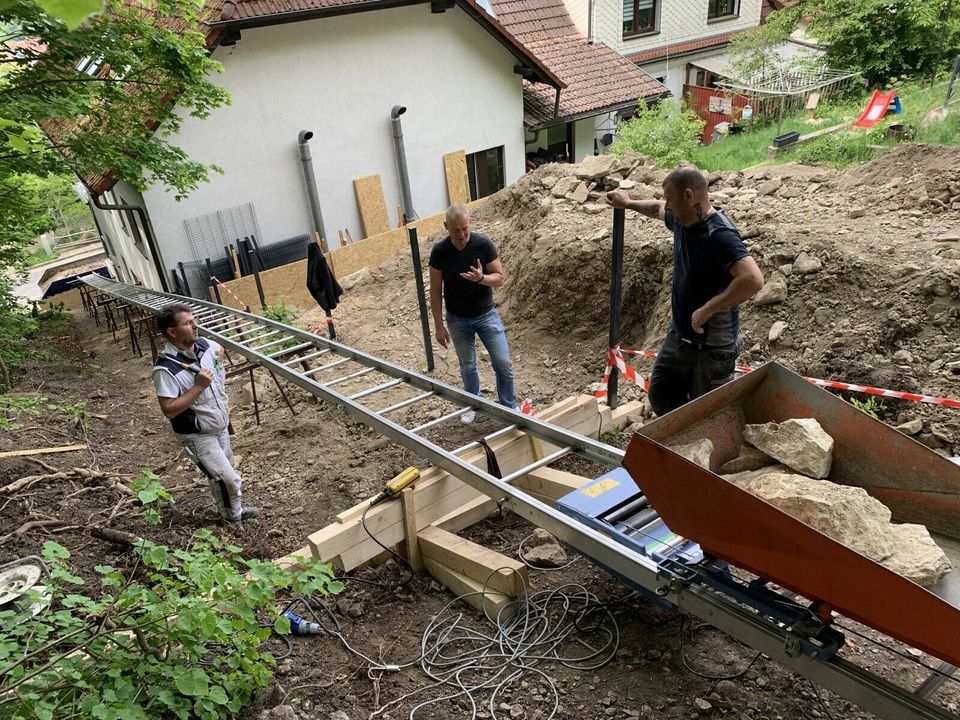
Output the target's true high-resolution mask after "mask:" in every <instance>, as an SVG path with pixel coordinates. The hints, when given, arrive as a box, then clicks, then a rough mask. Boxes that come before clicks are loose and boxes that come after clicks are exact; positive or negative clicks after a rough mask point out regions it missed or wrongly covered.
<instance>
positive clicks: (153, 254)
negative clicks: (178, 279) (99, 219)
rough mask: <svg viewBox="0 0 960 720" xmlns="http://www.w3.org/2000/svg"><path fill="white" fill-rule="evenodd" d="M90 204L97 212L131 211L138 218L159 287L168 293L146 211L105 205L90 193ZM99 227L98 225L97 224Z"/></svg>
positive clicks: (157, 248) (158, 252) (98, 196)
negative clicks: (158, 279)
mask: <svg viewBox="0 0 960 720" xmlns="http://www.w3.org/2000/svg"><path fill="white" fill-rule="evenodd" d="M90 202H92V203H93V206H94V207H95V208H97V209H99V210H117V211H124V210H132V211H133V212H135V213H137V214H138V215H139V216H140V225H142V226H143V233H144V235H146V238H144V239H145V240H146V241H147V247H148V248H149V249H150V259H151V260H153V269H154V270H156V271H157V277H159V278H160V287H161V288H163V291H164V292H170V286H169V285H168V284H167V273H166V270H164V268H163V258H162V257H161V255H160V248H159V247H158V246H157V239H156V237H155V236H154V233H153V225H151V224H150V218H149V217H147V213H146V211H145V210H144V209H143V208H142V207H139V206H137V205H119V204H113V205H112V204H109V203H105V202H103V201H102V200H101V199H100V194H99V193H95V192H91V193H90ZM98 227H99V224H98Z"/></svg>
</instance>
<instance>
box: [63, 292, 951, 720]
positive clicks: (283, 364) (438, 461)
mask: <svg viewBox="0 0 960 720" xmlns="http://www.w3.org/2000/svg"><path fill="white" fill-rule="evenodd" d="M82 280H83V281H84V282H85V283H86V284H88V285H90V286H91V287H94V288H96V289H97V290H99V291H100V292H102V293H106V294H109V295H113V296H116V297H118V298H120V299H122V300H123V301H124V302H126V303H128V304H130V305H134V306H137V307H141V308H144V309H146V310H149V311H151V312H155V313H158V312H160V311H161V310H162V309H163V308H164V307H165V306H167V305H169V304H171V303H174V302H178V303H184V304H186V305H188V306H189V307H191V308H192V309H193V313H194V317H195V318H196V320H197V323H198V324H199V326H200V332H201V333H202V334H203V335H204V336H207V337H211V338H213V339H214V340H216V341H217V342H218V343H220V344H221V345H223V346H224V347H226V348H227V349H228V350H230V351H232V352H237V353H239V354H240V355H242V356H243V357H245V358H246V359H247V360H249V361H250V362H252V363H255V364H256V365H258V366H260V367H263V368H265V369H267V370H270V371H271V372H273V373H274V374H276V375H280V376H282V377H284V378H286V379H287V380H288V381H290V382H292V383H293V384H295V385H297V386H298V387H301V388H303V389H304V390H306V391H307V392H309V393H311V394H313V395H315V396H317V397H319V398H322V399H323V400H326V401H327V402H330V403H332V404H334V405H337V406H339V407H341V408H342V409H343V410H344V411H345V412H346V413H347V414H348V415H350V416H351V417H352V418H353V419H355V420H358V421H361V422H364V423H366V424H367V425H368V426H370V427H371V428H373V429H375V430H377V431H378V432H380V433H381V434H383V435H385V436H386V437H388V438H389V439H391V440H393V441H394V442H396V443H398V444H399V445H402V446H403V447H405V448H406V449H408V450H410V451H411V452H413V453H415V454H416V455H418V456H420V457H422V458H423V459H424V460H426V461H428V462H430V463H431V464H433V465H435V466H436V467H439V468H441V469H443V470H445V471H446V472H448V473H450V474H451V475H454V476H456V477H457V478H459V479H460V480H462V481H463V482H465V483H466V484H468V485H470V486H471V487H473V488H475V489H476V490H478V491H480V492H482V493H484V494H485V495H488V496H489V497H492V498H496V499H503V500H505V504H506V506H507V507H508V508H510V509H511V510H512V511H513V512H515V513H517V514H518V515H520V516H522V517H524V518H525V519H527V520H528V521H529V522H531V523H532V524H533V525H535V526H537V527H541V528H543V529H545V530H547V531H549V532H550V533H552V534H553V535H555V536H556V537H558V538H559V539H561V540H562V541H564V542H565V543H567V544H569V545H571V546H572V547H574V548H576V549H577V551H579V552H580V553H581V554H583V555H585V556H587V557H589V558H591V559H592V560H594V561H595V562H597V563H598V564H600V565H602V566H603V567H605V568H607V569H608V570H609V571H611V572H612V573H614V574H616V575H618V576H620V577H621V578H623V579H624V580H626V581H628V582H629V583H631V584H632V585H634V586H637V587H640V588H644V589H646V590H648V591H651V592H653V593H656V594H657V595H659V596H660V597H662V598H664V599H665V600H667V601H669V602H670V603H672V604H674V605H676V606H677V607H678V608H680V609H682V610H684V611H686V612H689V613H691V614H693V615H696V616H698V617H700V618H701V619H703V620H705V621H707V622H708V623H710V624H711V625H713V626H715V627H717V628H719V629H720V630H723V631H724V632H726V633H728V634H729V635H731V636H733V637H735V638H737V639H738V640H740V641H741V642H744V643H746V644H747V645H750V646H751V647H753V648H754V649H755V650H757V651H759V652H763V653H764V654H766V655H767V656H769V657H771V658H772V659H775V660H776V661H778V662H779V663H781V664H782V665H784V666H786V667H788V668H790V669H791V670H793V671H795V672H797V673H799V674H801V675H803V676H805V677H807V678H809V679H810V680H812V681H814V682H816V683H818V684H819V685H821V686H823V687H825V688H827V689H829V690H831V691H832V692H835V693H837V694H838V695H841V696H843V697H845V698H847V699H848V700H850V701H852V702H854V703H856V704H857V705H859V706H861V707H863V708H864V709H866V710H868V711H870V712H873V713H876V714H877V715H880V716H881V717H885V718H891V720H892V719H893V718H896V719H897V720H900V719H901V718H917V719H924V720H934V719H938V720H958V718H957V716H956V715H954V714H951V713H949V712H947V711H946V710H944V709H942V708H940V707H937V706H936V705H934V704H932V703H930V702H929V701H927V700H926V699H924V697H923V695H922V694H920V693H912V692H910V691H908V690H905V689H904V688H901V687H899V686H897V685H895V684H893V683H891V682H889V681H887V680H885V679H884V678H881V677H880V676H878V675H876V674H874V673H871V672H870V671H868V670H866V669H864V668H861V667H860V666H858V665H856V664H854V663H851V662H850V661H848V660H844V659H842V658H840V657H837V656H833V657H831V658H829V659H822V658H818V657H816V656H815V653H806V652H799V653H798V652H797V651H796V646H797V643H796V642H791V640H793V641H795V640H796V639H797V638H795V637H794V638H792V637H791V635H790V631H789V629H785V628H784V627H783V625H782V624H781V623H779V622H777V621H775V620H773V619H772V618H770V617H765V616H763V615H761V614H759V613H758V612H757V611H756V609H754V608H752V607H749V606H747V605H744V604H743V603H742V602H736V601H735V600H733V599H732V598H730V597H729V596H728V595H726V594H723V593H721V592H718V591H716V590H715V589H713V588H711V587H708V586H705V585H702V584H699V583H696V582H684V581H683V579H682V578H681V577H679V576H678V575H676V574H674V573H671V572H669V571H668V570H666V569H665V568H664V567H663V566H662V565H660V564H659V563H658V562H656V561H655V560H653V559H651V558H650V557H646V556H644V555H641V554H640V553H638V552H636V551H634V550H632V549H630V548H628V547H626V546H624V545H622V544H620V543H618V542H616V541H614V540H611V539H610V538H609V537H608V536H607V535H605V534H604V533H601V532H598V531H597V530H594V529H592V528H590V527H587V526H586V525H584V524H583V523H581V522H579V521H577V520H575V519H573V518H570V517H568V516H567V515H564V514H562V513H560V512H559V511H557V510H556V509H554V508H553V507H550V506H549V505H546V504H544V503H543V502H541V501H540V500H537V499H536V498H534V497H531V496H530V495H527V494H526V493H524V492H523V491H521V490H519V489H517V488H515V487H513V486H512V485H511V484H510V483H511V482H512V481H513V480H515V479H516V478H519V477H522V476H524V475H526V474H527V473H529V472H532V471H533V470H535V469H537V468H540V467H543V466H545V465H549V464H550V463H552V462H555V461H556V460H558V459H559V458H561V457H563V456H565V455H568V454H576V455H580V456H582V457H584V458H588V459H589V460H592V461H595V462H597V463H600V464H602V465H604V466H606V467H618V466H619V465H620V464H621V462H622V460H623V456H624V452H623V451H622V450H619V449H617V448H615V447H611V446H609V445H606V444H604V443H602V442H598V441H596V440H593V439H591V438H588V437H585V436H582V435H579V434H577V433H573V432H570V431H568V430H565V429H563V428H559V427H555V426H553V425H549V424H547V423H544V422H541V421H539V420H537V419H536V418H534V417H531V416H529V415H524V414H522V413H519V412H516V411H513V410H509V409H507V408H504V407H503V406H501V405H498V404H496V403H493V402H490V401H487V400H484V399H483V398H479V397H477V396H475V395H470V394H468V393H466V392H464V391H462V390H460V389H458V388H455V387H452V386H450V385H447V384H445V383H442V382H439V381H437V380H435V379H433V378H431V377H429V376H426V375H423V374H420V373H417V372H414V371H412V370H407V369H404V368H401V367H399V366H397V365H393V364H391V363H388V362H386V361H385V360H382V359H380V358H377V357H374V356H372V355H368V354H366V353H363V352H361V351H359V350H357V349H355V348H352V347H349V346H346V345H342V344H340V343H337V342H335V341H333V340H329V339H327V338H324V337H322V336H320V335H317V334H314V333H311V332H308V331H306V330H301V329H299V328H293V327H289V326H287V325H284V324H282V323H279V322H275V321H273V320H269V319H267V318H263V317H260V316H257V315H253V314H251V313H247V312H243V311H241V310H234V309H232V308H228V307H224V306H222V305H217V304H215V303H211V302H205V301H202V300H197V299H194V298H187V297H182V296H179V295H173V294H169V293H162V292H157V291H153V290H145V289H143V288H138V287H134V286H131V285H126V284H124V283H119V282H116V281H113V280H108V279H106V278H103V277H102V276H100V275H87V276H85V277H83V278H82ZM225 331H229V332H230V334H229V335H228V334H225ZM245 338H246V339H245ZM296 353H305V354H302V355H297V356H296V357H294V356H293V355H294V354H296ZM317 361H320V364H319V365H316V366H314V367H309V363H314V362H317ZM349 363H353V364H354V365H355V366H359V369H357V370H353V369H352V368H351V367H350V366H349ZM305 366H306V367H308V368H309V369H303V368H304V367H305ZM344 366H347V367H344ZM337 368H340V371H339V372H344V371H346V372H345V374H342V375H339V376H337V377H332V378H331V379H327V380H323V381H321V380H320V377H321V376H324V377H326V376H327V375H334V374H335V373H329V371H331V370H335V369H337ZM368 375H370V376H373V378H376V379H373V378H370V379H371V380H373V382H372V383H371V385H370V386H369V387H367V388H366V389H364V390H361V391H359V392H354V393H351V394H349V395H348V394H344V393H341V392H339V391H338V390H337V389H336V386H337V385H340V384H342V383H344V382H347V381H349V380H352V379H355V378H361V377H365V376H368ZM400 386H405V388H406V389H409V390H411V391H412V392H413V395H412V396H411V397H410V398H408V399H406V400H403V401H401V402H397V403H394V404H392V405H389V406H387V407H385V408H382V409H379V410H375V409H373V408H372V407H370V406H368V405H365V404H363V403H362V402H360V401H361V400H366V401H370V400H373V399H374V398H376V396H377V394H378V393H380V392H382V391H384V390H387V389H389V388H399V387H400ZM431 397H438V398H442V399H443V400H446V401H448V402H450V403H452V404H454V405H457V406H459V409H457V410H455V411H453V412H450V413H447V414H445V415H443V416H441V417H439V418H437V419H435V420H431V421H429V422H427V423H424V424H422V425H419V426H417V427H414V428H407V427H404V426H403V425H400V424H398V423H397V422H394V421H393V420H391V419H390V418H389V417H387V416H388V415H389V414H391V413H393V412H395V411H397V410H399V409H401V408H404V407H409V406H412V405H414V404H416V403H418V402H422V401H425V400H427V399H428V398H431ZM471 408H473V409H475V410H476V411H477V412H480V413H482V414H484V415H486V416H488V417H491V418H493V419H496V420H499V421H502V422H504V423H506V424H507V427H504V428H503V429H501V430H498V431H497V432H495V433H493V434H491V435H488V436H487V437H486V438H485V439H486V440H488V441H489V440H490V439H492V438H495V437H497V436H499V435H503V434H506V433H508V432H510V431H512V430H514V429H521V430H523V431H524V432H526V433H528V434H530V435H532V436H534V437H537V438H540V439H541V440H544V441H547V442H549V443H550V444H552V445H555V446H558V447H559V448H560V449H559V450H556V451H554V452H552V453H550V454H548V455H547V456H546V457H544V458H542V459H540V460H537V461H536V462H534V463H532V464H530V465H528V466H526V467H524V468H521V469H519V470H517V471H515V472H513V473H510V474H509V475H507V476H505V477H503V478H502V479H498V478H496V477H494V476H493V475H491V474H489V473H487V472H484V471H483V470H480V469H478V468H476V467H474V466H473V465H470V464H469V463H467V462H465V461H464V460H462V459H461V458H460V457H458V453H462V452H463V451H464V450H467V449H471V448H474V447H477V446H478V445H479V444H480V443H479V442H473V443H470V444H468V445H466V446H464V447H461V448H458V449H456V450H446V449H444V448H442V447H440V446H439V445H437V444H436V443H434V442H432V441H430V440H428V439H426V438H425V437H423V436H422V435H421V434H420V433H422V432H423V431H424V430H427V429H429V428H432V427H435V426H437V425H439V424H441V423H443V422H445V421H447V420H451V419H453V418H457V417H459V416H460V415H461V414H463V413H464V412H467V411H468V410H469V409H471ZM785 640H786V641H787V642H785Z"/></svg>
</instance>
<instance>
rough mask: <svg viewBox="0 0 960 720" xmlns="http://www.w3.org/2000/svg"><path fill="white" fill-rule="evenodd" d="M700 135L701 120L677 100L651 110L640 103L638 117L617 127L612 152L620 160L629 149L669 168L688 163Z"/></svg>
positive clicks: (661, 104) (658, 104)
mask: <svg viewBox="0 0 960 720" xmlns="http://www.w3.org/2000/svg"><path fill="white" fill-rule="evenodd" d="M702 132H703V120H702V119H701V118H700V117H699V116H698V115H697V114H696V113H695V112H694V111H693V110H690V109H688V108H684V107H683V106H682V105H681V103H680V101H679V100H677V99H668V100H661V101H660V102H659V103H657V104H656V105H653V106H651V107H647V106H646V105H645V104H644V103H643V101H641V102H640V105H639V109H638V110H637V114H636V115H634V116H633V117H632V118H630V119H629V120H627V121H626V122H623V123H620V125H619V126H618V127H617V139H616V142H614V143H613V145H612V146H611V150H612V151H613V152H615V153H617V155H621V156H622V155H623V151H624V150H626V149H628V148H629V149H631V150H636V151H637V152H639V153H641V154H643V155H647V156H649V157H650V158H652V159H653V160H654V161H655V162H656V163H657V164H658V165H660V166H661V167H668V168H672V167H674V166H675V165H677V164H678V163H679V162H680V161H681V160H689V159H690V155H691V153H692V152H693V150H694V148H696V147H697V145H699V143H700V133H702Z"/></svg>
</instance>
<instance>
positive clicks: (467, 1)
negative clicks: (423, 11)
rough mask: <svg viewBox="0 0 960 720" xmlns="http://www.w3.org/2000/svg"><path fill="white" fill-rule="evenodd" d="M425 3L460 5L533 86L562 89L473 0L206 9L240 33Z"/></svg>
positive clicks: (265, 2) (249, 1) (285, 1)
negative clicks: (525, 70)
mask: <svg viewBox="0 0 960 720" xmlns="http://www.w3.org/2000/svg"><path fill="white" fill-rule="evenodd" d="M428 2H429V3H430V4H431V5H435V4H436V5H439V6H440V7H441V8H443V9H446V8H452V7H453V6H454V5H459V6H460V8H461V9H463V11H464V12H466V13H467V14H468V15H469V16H470V17H472V18H473V19H474V20H476V21H477V22H478V23H479V24H480V25H481V26H482V27H483V28H484V29H485V30H487V32H489V33H490V34H491V35H492V36H493V37H494V38H495V39H496V40H497V41H499V42H500V44H501V45H503V46H504V47H505V48H506V49H507V50H509V51H510V53H512V54H513V56H514V57H516V58H517V60H518V61H519V62H520V63H521V64H522V65H523V66H525V67H527V68H529V69H530V70H532V71H533V74H532V76H531V77H532V78H533V79H534V80H535V81H536V82H542V83H546V84H548V85H552V86H553V87H555V88H557V87H565V85H564V83H563V81H562V80H560V79H559V78H558V77H557V76H556V75H554V73H553V72H552V71H551V70H550V69H549V68H547V67H546V66H544V65H543V64H542V63H541V62H540V61H539V60H538V59H537V57H536V56H534V55H533V54H532V53H530V51H529V50H527V48H526V47H525V46H524V45H523V43H521V42H520V41H519V40H517V38H516V37H514V35H513V33H511V32H509V31H508V30H507V29H506V28H504V26H503V25H502V24H501V23H500V22H498V21H497V19H496V18H494V17H493V16H491V15H490V14H489V13H488V12H487V11H486V10H484V9H483V8H482V7H480V5H478V4H477V2H476V0H208V2H207V7H209V6H210V5H212V4H214V3H222V4H223V5H222V7H223V9H222V10H221V12H220V19H219V20H218V21H215V22H213V23H211V27H213V28H216V29H218V30H223V29H225V28H228V27H234V28H238V29H242V28H245V27H258V26H263V25H272V24H278V23H285V22H295V21H297V20H306V19H310V18H319V17H325V16H332V15H339V14H343V13H350V12H369V11H372V10H383V9H387V8H393V7H400V6H403V5H420V4H426V3H428Z"/></svg>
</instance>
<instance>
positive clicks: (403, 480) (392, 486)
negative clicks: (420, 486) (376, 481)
mask: <svg viewBox="0 0 960 720" xmlns="http://www.w3.org/2000/svg"><path fill="white" fill-rule="evenodd" d="M419 479H420V471H419V470H417V468H415V467H408V468H407V469H406V470H404V471H403V472H402V473H400V474H399V475H397V476H396V477H395V478H393V480H390V481H389V482H388V483H387V484H386V485H385V486H384V488H383V491H382V492H381V493H380V494H379V495H377V496H376V497H375V498H374V499H373V500H371V501H370V505H371V507H372V506H374V505H376V504H377V503H381V502H383V501H384V500H389V499H390V498H392V497H393V496H394V495H397V494H399V492H400V491H401V490H403V489H404V488H405V487H407V486H408V485H412V484H413V483H415V482H416V481H417V480H419Z"/></svg>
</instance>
